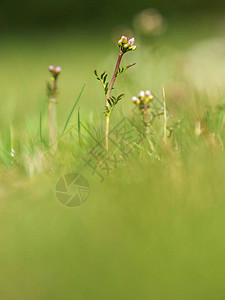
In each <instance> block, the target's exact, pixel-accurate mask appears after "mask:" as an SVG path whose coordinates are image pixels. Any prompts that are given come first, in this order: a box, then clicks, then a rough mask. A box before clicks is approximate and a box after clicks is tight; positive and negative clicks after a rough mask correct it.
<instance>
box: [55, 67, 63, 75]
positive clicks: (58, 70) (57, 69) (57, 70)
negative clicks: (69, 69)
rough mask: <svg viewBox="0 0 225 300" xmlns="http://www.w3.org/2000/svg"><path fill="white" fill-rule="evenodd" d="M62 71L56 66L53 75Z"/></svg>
mask: <svg viewBox="0 0 225 300" xmlns="http://www.w3.org/2000/svg"><path fill="white" fill-rule="evenodd" d="M61 71H62V69H61V68H60V67H59V66H58V67H56V68H55V73H56V74H59V73H60V72H61Z"/></svg>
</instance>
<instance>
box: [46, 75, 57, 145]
mask: <svg viewBox="0 0 225 300" xmlns="http://www.w3.org/2000/svg"><path fill="white" fill-rule="evenodd" d="M56 91H57V79H56V78H54V83H53V89H52V95H51V98H50V100H49V104H48V125H49V140H50V143H51V144H54V143H55V142H56V136H55V132H54V125H53V104H54V103H55V97H56Z"/></svg>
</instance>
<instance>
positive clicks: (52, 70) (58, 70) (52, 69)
mask: <svg viewBox="0 0 225 300" xmlns="http://www.w3.org/2000/svg"><path fill="white" fill-rule="evenodd" d="M48 70H49V71H50V73H52V75H53V77H54V78H57V76H58V75H59V73H61V71H62V69H61V67H59V66H57V67H56V68H55V67H54V66H52V65H50V66H49V67H48Z"/></svg>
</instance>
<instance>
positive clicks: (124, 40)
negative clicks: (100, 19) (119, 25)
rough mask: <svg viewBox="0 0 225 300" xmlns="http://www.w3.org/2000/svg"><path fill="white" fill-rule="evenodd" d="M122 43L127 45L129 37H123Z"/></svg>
mask: <svg viewBox="0 0 225 300" xmlns="http://www.w3.org/2000/svg"><path fill="white" fill-rule="evenodd" d="M121 41H122V43H123V44H126V43H127V37H126V36H124V35H123V36H121Z"/></svg>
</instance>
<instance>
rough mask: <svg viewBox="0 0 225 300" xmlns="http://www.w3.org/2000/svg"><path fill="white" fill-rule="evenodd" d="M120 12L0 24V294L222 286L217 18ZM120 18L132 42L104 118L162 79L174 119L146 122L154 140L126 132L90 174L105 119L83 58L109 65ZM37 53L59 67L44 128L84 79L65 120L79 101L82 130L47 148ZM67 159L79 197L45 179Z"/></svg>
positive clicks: (147, 292) (223, 35) (152, 294)
mask: <svg viewBox="0 0 225 300" xmlns="http://www.w3.org/2000/svg"><path fill="white" fill-rule="evenodd" d="M149 14H153V19H154V20H155V21H154V22H151V21H149V23H148V20H149V19H148V16H149ZM141 18H146V19H145V20H147V24H148V26H147V27H146V28H144V29H143V26H142V25H143V24H142V21H141V20H142V19H141ZM151 20H152V19H151ZM132 24H133V25H129V26H127V25H123V26H121V27H120V26H118V27H116V28H114V27H113V28H111V29H107V28H106V29H105V30H102V31H101V30H100V31H99V32H97V31H95V29H94V28H92V29H90V30H88V31H87V30H86V29H83V30H80V31H79V30H78V29H74V27H68V28H67V29H66V28H63V29H62V30H61V31H60V30H58V31H52V30H51V29H49V31H48V30H46V31H45V32H44V31H43V30H42V29H35V30H32V31H29V30H27V31H23V32H18V31H17V32H16V31H15V33H11V34H8V35H4V34H2V39H1V46H0V54H1V55H0V66H1V67H0V87H1V88H0V99H1V100H0V101H1V102H0V103H1V118H0V149H1V150H0V151H1V152H0V164H1V169H0V227H1V234H0V241H1V243H0V265H1V271H0V295H1V299H4V300H9V299H13V300H14V299H38V300H39V299H78V300H93V299H96V300H103V299H107V300H108V299H121V300H122V299H132V300H137V299H138V300H139V299H146V300H148V299H156V300H161V299H165V300H168V299H171V300H174V299H177V300H180V299H183V300H185V299H192V300H193V299H196V300H207V299H208V300H211V299H212V300H217V299H221V300H222V299H224V298H225V289H224V282H225V258H224V253H225V239H224V230H225V218H224V215H225V201H224V200H225V188H224V178H225V156H224V145H225V134H224V113H225V110H224V106H223V105H224V95H225V84H224V82H225V80H224V79H225V30H224V29H225V22H224V19H223V17H221V16H218V15H216V16H214V15H213V16H212V15H211V16H210V17H209V16H208V15H202V16H197V17H194V16H192V17H191V18H189V17H186V18H184V19H183V20H180V19H172V20H171V21H170V20H168V19H167V18H166V17H165V18H164V17H162V16H161V17H160V15H158V16H157V14H156V12H155V11H154V10H153V11H152V10H151V11H145V12H144V14H143V15H139V16H137V17H136V18H135V19H134V21H133V23H132ZM144 25H146V22H144ZM123 32H125V33H126V32H128V33H129V34H132V35H134V36H135V38H136V40H137V47H138V49H137V51H136V52H135V53H134V54H132V55H130V54H129V55H127V57H126V58H125V61H126V62H127V63H130V62H133V61H134V62H136V63H137V64H136V66H135V67H133V68H132V69H131V70H129V72H127V73H126V74H124V75H122V76H123V77H122V76H121V80H120V81H118V83H117V84H116V86H115V90H116V92H118V93H119V92H120V91H121V92H125V94H126V97H125V99H124V100H122V102H121V103H120V104H119V105H118V109H116V110H115V112H114V115H113V118H112V127H113V126H116V124H118V122H119V121H120V120H121V118H123V117H124V116H129V115H130V114H131V112H132V109H133V104H132V103H131V100H130V99H131V97H132V96H133V95H137V93H138V92H139V91H140V90H146V89H151V91H152V92H154V94H155V95H157V96H158V98H159V99H162V85H164V86H165V90H166V98H167V106H168V109H169V110H170V111H171V113H172V114H173V115H174V117H175V118H176V119H177V120H179V122H180V123H179V124H180V125H179V127H178V128H177V131H174V135H173V138H172V139H169V140H168V143H167V144H165V143H163V142H162V139H161V136H162V132H161V125H162V124H161V123H159V125H157V126H159V128H158V131H157V132H158V133H157V134H156V135H155V136H154V139H152V144H153V146H154V150H152V151H150V150H149V149H150V146H151V145H150V146H149V144H148V142H147V141H145V142H144V144H143V146H142V144H140V145H137V146H139V147H137V151H136V152H134V153H132V154H130V155H129V156H128V157H127V159H126V161H125V162H124V163H123V164H122V165H120V166H118V167H117V168H116V169H115V170H114V171H113V172H111V173H110V174H109V176H105V177H104V180H103V182H99V180H98V178H97V177H96V176H95V174H93V173H92V171H91V170H89V169H88V167H84V164H83V160H82V159H83V158H84V157H85V156H86V155H87V153H88V151H89V150H90V148H91V147H92V146H93V145H94V144H93V139H92V137H91V136H93V137H94V138H96V139H97V137H101V136H102V134H103V133H102V132H103V128H104V121H105V118H104V115H103V113H102V111H103V109H104V94H103V93H102V90H101V87H99V85H98V82H96V80H95V77H94V74H93V70H95V69H96V67H97V68H98V69H99V70H100V71H102V72H103V71H104V70H105V69H107V70H109V72H110V70H112V68H113V67H114V62H115V59H116V49H117V48H116V47H114V45H115V44H116V43H115V41H117V38H118V37H119V36H120V34H121V33H123ZM125 61H124V64H125V63H126V62H125ZM50 64H53V65H60V66H61V67H62V74H60V77H59V94H58V97H57V104H56V110H57V124H58V132H59V133H61V132H62V130H63V127H64V124H65V121H66V119H67V116H68V114H69V112H70V111H71V108H72V107H73V104H74V102H75V100H76V98H77V96H78V95H79V92H80V90H81V88H82V86H83V84H84V82H85V81H87V84H86V87H85V89H84V92H83V94H82V96H81V99H80V101H79V104H78V106H77V107H76V110H75V112H74V114H73V116H72V118H71V120H70V124H69V126H68V128H70V127H72V126H74V124H77V122H78V108H79V118H80V120H81V122H82V124H84V126H85V128H86V129H87V130H88V131H89V132H90V133H91V136H90V134H89V133H88V132H87V130H85V129H84V128H83V127H82V128H80V131H78V130H77V127H76V128H75V129H74V130H72V131H71V132H70V133H69V134H68V135H66V137H65V138H64V139H62V140H61V141H60V143H59V145H58V149H57V151H56V152H54V153H51V151H46V149H47V148H44V147H45V137H46V136H47V105H48V103H47V96H46V82H47V81H48V80H49V72H48V66H49V65H50ZM110 76H111V73H110ZM40 116H41V121H42V123H41V124H42V134H43V140H42V139H40ZM199 124H200V125H199ZM199 126H200V128H199ZM12 149H13V151H14V152H13V153H12ZM43 149H45V150H43ZM152 149H153V148H152ZM71 172H76V173H77V172H78V173H82V174H83V175H84V176H85V178H87V180H88V182H89V185H90V195H89V198H88V199H87V201H86V203H85V204H84V205H81V206H80V207H75V208H69V207H66V206H63V205H62V204H61V203H60V202H59V201H58V200H57V198H56V195H55V185H56V182H57V181H58V180H59V178H60V177H61V176H62V175H64V174H67V173H71Z"/></svg>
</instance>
